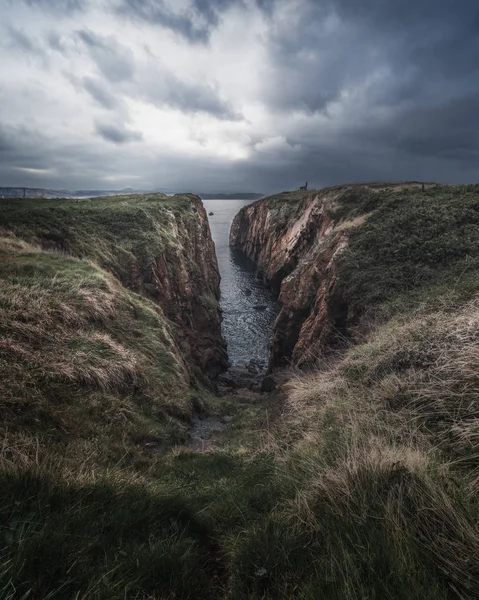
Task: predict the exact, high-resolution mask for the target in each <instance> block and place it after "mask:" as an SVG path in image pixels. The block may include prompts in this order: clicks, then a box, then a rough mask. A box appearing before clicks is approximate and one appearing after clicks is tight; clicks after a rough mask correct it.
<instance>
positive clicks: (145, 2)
mask: <svg viewBox="0 0 479 600" xmlns="http://www.w3.org/2000/svg"><path fill="white" fill-rule="evenodd" d="M275 1H276V0H254V2H253V3H254V4H255V5H256V6H257V7H258V8H260V9H261V10H263V11H264V12H266V13H268V12H270V11H271V10H272V7H273V5H274V4H275ZM171 6H175V4H174V2H172V1H171V0H170V1H168V0H166V1H165V0H121V4H120V7H119V9H118V10H119V12H120V14H122V15H127V16H130V17H132V18H136V19H140V20H143V21H147V22H148V23H153V24H157V25H160V26H162V27H166V28H168V29H171V30H172V31H174V32H175V33H178V34H179V35H181V36H183V37H184V38H186V39H187V40H189V41H190V42H193V43H195V42H202V43H205V42H207V41H208V39H209V37H210V35H211V32H212V31H213V29H215V28H216V27H217V26H218V25H219V23H220V22H221V17H222V14H223V13H224V12H225V11H226V10H228V9H229V8H231V7H232V6H242V7H243V8H245V7H247V2H246V0H191V4H190V7H189V8H188V9H187V10H184V11H182V12H180V13H178V12H175V11H174V10H171V8H170V7H171Z"/></svg>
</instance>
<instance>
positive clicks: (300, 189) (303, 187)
mask: <svg viewBox="0 0 479 600" xmlns="http://www.w3.org/2000/svg"><path fill="white" fill-rule="evenodd" d="M307 190H308V182H306V183H305V184H304V185H302V186H301V187H300V188H299V191H300V192H306V191H307Z"/></svg>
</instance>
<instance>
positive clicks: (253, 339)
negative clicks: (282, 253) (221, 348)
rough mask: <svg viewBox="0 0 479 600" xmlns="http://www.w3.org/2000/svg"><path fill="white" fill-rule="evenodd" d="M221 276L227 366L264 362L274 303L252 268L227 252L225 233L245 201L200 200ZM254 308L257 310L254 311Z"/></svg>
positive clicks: (239, 256) (228, 249)
mask: <svg viewBox="0 0 479 600" xmlns="http://www.w3.org/2000/svg"><path fill="white" fill-rule="evenodd" d="M203 202H204V205H205V208H206V210H207V211H208V213H209V212H213V213H214V215H212V216H209V217H208V219H209V221H210V228H211V235H212V236H213V240H214V242H215V246H216V256H217V257H218V266H219V269H220V273H221V307H222V309H223V325H222V327H223V336H224V338H225V340H226V343H227V344H228V355H229V359H230V362H231V364H233V365H244V364H246V363H248V362H249V361H250V360H251V359H255V360H263V361H264V362H265V363H267V361H268V352H269V342H270V338H271V334H272V331H273V323H274V320H275V318H276V315H277V314H278V303H277V301H276V300H275V299H274V297H273V296H272V295H271V293H270V292H269V291H268V290H267V289H266V288H265V286H264V285H263V283H262V281H261V280H260V279H258V278H256V276H255V272H254V267H253V266H252V265H251V263H250V262H249V261H248V260H247V259H246V258H245V257H244V256H243V255H242V254H240V253H238V252H235V251H232V250H230V247H229V231H230V226H231V222H232V221H233V218H234V216H235V215H236V213H237V212H238V211H239V210H240V208H241V207H242V206H245V205H246V204H250V203H251V201H249V200H204V201H203ZM255 307H257V308H255Z"/></svg>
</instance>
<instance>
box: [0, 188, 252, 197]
mask: <svg viewBox="0 0 479 600" xmlns="http://www.w3.org/2000/svg"><path fill="white" fill-rule="evenodd" d="M153 192H163V193H168V194H171V193H174V192H172V191H171V190H165V189H159V188H157V189H154V190H135V189H133V188H124V189H122V190H75V191H70V190H50V189H44V188H27V187H0V198H23V197H25V198H94V197H99V196H118V195H121V194H147V193H153ZM198 195H199V196H200V197H201V198H203V199H204V200H211V199H218V200H259V198H262V197H263V196H264V194H260V193H255V192H235V193H233V194H222V193H205V194H198Z"/></svg>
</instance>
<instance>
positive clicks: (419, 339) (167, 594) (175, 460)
mask: <svg viewBox="0 0 479 600" xmlns="http://www.w3.org/2000/svg"><path fill="white" fill-rule="evenodd" d="M469 191H471V189H470V188H468V190H465V192H469ZM366 193H367V195H368V196H367V197H366V196H364V195H360V196H358V195H356V196H355V197H354V198H351V204H350V207H349V208H348V209H347V210H345V213H344V215H343V218H345V219H348V218H352V217H354V213H355V211H356V210H357V209H358V210H361V211H363V210H367V212H369V210H370V209H371V206H366V208H365V205H364V204H363V202H364V203H366V204H367V203H368V202H370V201H374V202H375V203H376V204H375V205H374V208H375V209H376V210H378V213H379V211H381V210H382V211H383V212H382V213H379V214H381V219H379V218H378V219H371V220H370V221H369V222H366V225H365V227H364V229H363V230H362V232H361V231H358V233H357V234H355V236H357V237H355V238H353V240H352V242H351V248H352V250H351V253H350V254H349V255H345V257H344V263H343V271H342V278H343V284H344V286H345V288H346V290H348V289H351V290H352V289H353V288H354V286H356V287H355V288H354V289H356V290H358V295H357V299H358V303H360V304H359V306H360V307H361V308H362V309H363V310H366V311H367V310H369V309H370V310H371V311H372V312H373V313H374V314H375V315H376V314H380V315H381V319H380V320H379V323H378V322H377V323H376V324H375V326H374V328H372V329H371V331H370V332H369V333H368V334H367V337H366V338H365V340H364V343H362V344H361V345H358V346H355V347H353V348H351V349H350V350H349V351H348V352H347V353H346V354H345V355H342V356H340V357H338V358H337V359H335V360H333V359H331V360H330V362H328V363H325V364H322V365H320V367H321V370H320V372H318V373H316V374H310V375H308V376H305V375H302V374H297V376H296V377H293V379H292V380H291V381H290V383H289V385H288V390H287V391H286V394H285V398H283V400H281V398H280V397H278V398H272V399H270V400H269V401H268V400H264V401H262V402H259V401H257V400H247V399H242V400H240V399H237V398H234V399H231V400H228V399H214V398H210V397H207V396H205V395H204V394H201V399H202V401H203V402H204V403H205V404H206V405H208V406H209V407H210V409H211V410H214V411H218V412H219V413H220V414H234V415H235V422H234V426H233V429H232V431H231V432H230V433H229V434H228V436H226V437H225V438H224V440H223V442H222V446H221V447H218V448H216V450H214V451H212V452H210V453H204V454H198V453H192V452H190V451H188V450H185V449H176V450H174V451H172V452H168V453H166V454H164V455H156V456H155V455H153V456H152V455H145V454H139V453H138V454H136V455H134V456H132V457H130V458H129V459H126V460H122V461H119V462H118V465H117V466H115V467H113V466H112V462H111V461H108V460H106V461H105V460H103V458H102V457H101V456H94V457H91V456H90V455H89V450H90V448H91V440H92V439H94V435H93V436H92V435H91V431H87V432H86V435H85V438H84V443H83V444H81V445H79V446H77V452H76V455H75V456H71V457H68V454H67V457H66V458H62V456H61V454H60V452H58V451H57V450H56V448H55V446H54V445H53V446H52V445H51V444H50V440H49V439H47V442H48V443H46V442H45V445H42V439H44V438H42V435H43V434H42V433H39V443H38V444H37V443H33V442H34V441H33V442H32V440H31V439H30V440H26V439H24V437H22V435H21V434H22V432H24V431H25V427H28V421H27V425H25V423H24V422H23V421H22V420H21V419H23V417H22V414H21V413H22V411H20V415H17V416H15V417H14V418H13V417H12V421H11V423H12V426H13V425H14V424H15V423H17V424H18V432H14V433H15V436H16V437H15V438H14V442H11V441H9V440H10V438H5V439H6V442H5V443H4V445H3V451H2V457H3V474H2V481H1V482H0V484H1V487H2V491H3V502H2V508H1V510H0V526H1V527H3V529H2V533H1V536H2V537H0V540H2V546H0V548H1V550H0V557H1V559H2V561H3V567H2V574H1V578H0V596H1V597H4V598H12V600H13V599H14V598H15V599H17V598H21V599H23V598H24V597H25V598H26V597H27V594H28V592H29V590H31V593H30V595H28V597H29V598H34V599H37V598H38V599H47V598H59V599H64V598H65V599H68V600H69V599H72V600H73V599H74V598H75V599H77V600H79V599H87V598H88V599H90V598H92V599H100V598H101V599H103V598H106V599H120V598H141V599H147V598H149V599H153V598H155V599H162V600H164V599H170V598H192V599H193V598H195V599H197V598H205V599H206V598H218V599H220V598H230V599H238V600H239V599H241V600H243V599H245V600H246V599H247V598H257V599H266V598H269V599H281V598H284V599H286V598H288V599H289V598H298V599H299V598H301V599H310V600H316V599H318V598H328V600H329V599H332V600H334V599H337V600H339V599H347V600H357V599H366V598H367V599H368V600H383V599H384V598H394V599H401V600H422V599H430V600H433V599H434V600H438V599H440V600H446V599H448V598H467V599H470V600H473V599H474V598H477V597H478V595H479V564H478V558H477V557H478V556H479V534H478V519H479V506H478V501H477V497H478V495H477V485H478V483H477V482H478V479H477V477H478V472H477V467H478V466H479V465H478V462H477V457H478V455H479V453H478V444H479V435H478V421H479V409H478V407H477V402H478V400H477V398H479V383H478V379H477V372H478V367H479V364H478V356H477V342H478V339H477V332H478V331H479V311H478V307H477V299H476V296H475V292H477V287H478V286H479V281H478V279H477V278H476V277H475V276H476V275H477V265H476V263H475V258H476V257H477V246H475V245H474V241H473V240H472V242H471V239H470V238H467V236H465V235H464V231H463V226H464V227H466V228H467V222H464V223H462V221H461V218H460V216H461V214H462V208H463V206H462V204H461V203H462V202H463V201H464V202H465V205H464V206H466V205H467V206H469V205H470V207H471V211H475V210H476V208H475V207H476V206H477V201H476V200H475V198H476V196H473V197H472V198H469V199H468V198H467V195H468V194H467V193H462V192H461V193H458V194H456V193H455V194H454V195H453V196H452V197H450V198H449V200H447V199H446V202H449V208H450V209H452V212H451V210H445V211H441V210H437V209H438V208H440V207H439V204H440V203H441V202H443V201H444V200H440V201H439V197H438V196H436V201H438V202H437V204H435V205H434V204H427V203H428V202H431V201H430V200H428V198H426V199H425V200H424V203H425V204H424V206H425V208H424V210H425V211H426V213H427V214H429V221H428V222H431V223H432V224H434V223H435V225H432V228H428V229H427V231H428V240H432V242H433V248H434V256H435V258H434V262H431V261H430V260H429V259H428V258H427V256H426V257H425V259H424V260H423V258H422V257H423V251H422V246H421V245H418V244H416V241H415V236H416V235H421V232H422V231H423V228H422V227H419V226H417V227H415V224H414V219H413V213H414V211H413V208H414V203H415V201H416V200H417V201H418V205H420V206H421V207H422V206H423V204H422V201H421V198H422V192H420V191H417V192H416V193H417V194H418V195H417V196H414V195H412V194H411V195H409V192H405V193H404V196H403V195H402V192H401V193H400V194H397V195H394V197H393V198H394V200H396V199H397V200H403V204H402V207H401V210H399V212H397V210H395V209H394V207H392V206H389V207H387V202H389V201H390V199H391V196H388V195H386V194H385V195H380V196H374V197H370V196H369V194H370V193H374V194H377V193H378V192H366ZM474 193H475V192H474ZM380 194H382V192H380ZM388 198H389V199H388ZM456 203H459V204H458V207H461V208H458V209H457V210H456V211H454V208H456ZM381 207H383V208H381ZM431 207H433V208H432V209H431ZM421 210H422V208H421ZM475 214H476V213H475V212H471V214H470V215H469V218H468V222H471V219H472V218H475ZM402 215H403V216H405V217H406V216H407V215H409V216H410V218H411V221H410V224H409V227H410V228H412V230H411V229H409V230H408V231H410V232H411V234H414V235H411V240H410V242H408V237H407V236H406V235H403V233H402V232H403V230H401V231H399V230H398V221H397V219H398V218H399V219H400V218H401V217H402ZM371 228H372V229H371ZM374 228H376V229H374ZM371 231H373V232H374V234H371V233H370V232H371ZM370 235H372V239H371V237H369V238H368V236H370ZM381 236H382V237H381ZM395 236H399V237H400V239H402V240H403V242H402V245H399V247H401V248H402V250H401V254H400V256H399V257H398V259H397V261H396V262H394V261H395V258H394V256H395V253H394V247H393V245H392V244H391V248H390V252H381V249H382V248H383V247H384V243H381V244H380V243H379V242H377V243H376V241H377V240H382V241H383V242H387V241H388V240H389V241H391V240H393V239H396V238H395ZM449 238H450V239H451V240H454V239H456V240H458V243H459V244H460V245H461V246H460V247H461V248H465V247H466V246H467V252H466V254H467V256H468V258H467V259H466V258H465V257H464V255H463V254H461V255H460V256H459V258H458V259H457V261H456V260H455V259H454V260H453V259H451V258H450V256H451V255H450V250H449V248H450V246H451V244H452V245H454V242H453V241H451V244H447V243H446V241H447V240H448V239H449ZM8 243H9V244H12V243H13V244H16V243H17V242H15V241H13V242H12V241H11V240H10V241H9V242H8ZM19 252H20V250H19ZM29 252H33V250H31V249H30V248H23V250H22V251H21V252H20V254H22V253H26V254H28V253H29ZM33 256H35V254H34V255H33ZM41 256H42V257H43V253H42V254H41ZM404 257H406V259H405V258H404ZM53 259H55V260H58V261H67V262H70V261H72V259H67V258H65V257H59V256H57V255H54V256H52V257H50V256H48V261H50V260H53ZM446 259H447V260H446ZM463 259H464V260H466V262H467V265H468V269H466V271H465V272H466V274H468V277H466V278H464V277H463V275H464V268H463V267H464V266H465V265H464V263H463ZM22 260H25V259H23V258H22ZM35 261H37V259H36V258H35ZM354 261H356V263H358V262H359V263H360V264H361V270H360V272H358V271H357V269H355V268H352V267H351V265H354V264H356V263H355V262H354ZM26 263H27V265H29V271H30V273H34V274H35V277H37V276H39V275H37V273H38V270H39V269H38V262H34V263H33V264H32V262H31V258H28V260H27V261H26ZM73 263H74V265H75V268H79V269H80V268H81V269H86V270H88V269H90V268H91V269H92V272H93V273H94V275H95V276H97V277H100V278H102V280H103V281H106V284H105V285H106V286H107V287H108V286H110V285H113V286H114V285H115V284H114V281H113V280H112V279H110V278H109V277H108V276H106V275H105V274H104V273H103V272H102V271H99V270H98V268H96V267H91V265H89V263H84V262H80V261H73ZM423 263H425V264H423ZM411 264H412V265H413V267H411ZM433 264H436V269H433V268H432V267H431V265H433ZM469 265H470V266H469ZM71 266H72V265H69V267H68V271H69V272H70V269H71ZM411 269H414V271H418V272H419V273H421V277H420V279H419V280H417V281H416V282H415V284H414V285H411V284H410V283H409V275H408V276H407V277H406V278H404V274H405V273H407V274H408V273H410V272H411ZM88 273H89V276H90V277H91V276H92V274H91V273H90V271H88ZM371 273H373V275H371ZM424 273H431V275H432V276H431V277H429V278H426V277H425V275H424ZM434 273H435V274H436V276H434ZM378 277H379V281H380V282H381V283H378ZM396 277H397V284H398V287H399V286H401V289H402V288H403V287H404V282H406V283H407V286H406V290H405V293H404V294H403V295H401V299H400V301H399V300H398V296H397V295H396V294H393V293H390V292H389V290H390V288H391V287H392V289H397V288H395V287H394V286H395V282H396V279H395V278H396ZM450 277H452V279H449V278H450ZM381 278H383V279H381ZM76 279H77V277H76V276H75V280H76ZM452 280H454V281H456V282H459V283H460V284H459V285H455V286H454V288H453V293H451V287H450V286H449V285H447V282H448V281H452ZM60 281H61V280H60ZM445 282H446V283H445ZM349 286H350V287H349ZM79 289H82V288H81V287H80V288H79ZM95 289H96V288H95ZM100 289H102V288H101V286H100ZM119 290H120V288H118V291H119ZM378 290H380V291H381V293H380V294H379V293H378ZM26 292H27V290H26V289H25V288H23V289H22V291H21V294H20V297H22V296H23V295H24V294H26ZM121 292H122V294H127V296H126V298H127V300H126V301H127V302H131V296H130V294H129V293H128V292H125V291H124V290H123V289H122V288H121ZM98 293H99V292H98ZM120 295H121V294H120ZM57 296H58V294H57V293H55V295H54V298H56V297H57ZM26 298H27V299H28V296H27V297H26ZM20 300H21V298H20V299H18V300H17V301H18V302H20ZM47 300H48V301H45V302H44V303H43V305H42V304H40V305H39V307H38V314H45V313H44V311H46V307H47V306H48V307H50V306H51V301H52V297H51V296H50V297H47ZM135 300H138V301H139V302H141V303H146V304H144V306H146V307H147V308H148V310H151V305H150V303H148V301H145V300H140V299H138V297H136V296H135ZM72 302H73V304H72V308H73V307H74V308H75V311H74V315H75V319H77V318H79V317H78V316H76V315H82V314H83V310H88V311H90V310H91V308H90V306H91V305H90V303H89V304H88V308H87V309H83V308H81V306H82V304H81V303H80V310H79V307H78V295H77V294H75V295H74V296H73V300H72ZM25 304H27V305H28V306H27V307H25ZM99 304H100V305H101V306H108V303H103V302H100V303H99ZM30 305H31V302H25V303H24V304H21V303H20V304H19V306H18V308H17V309H16V310H18V314H19V315H21V314H23V312H24V311H25V310H27V308H28V311H30V310H32V309H31V308H29V307H30ZM66 306H69V305H68V304H66ZM2 307H5V304H4V303H2ZM411 307H413V308H414V312H413V313H411ZM9 310H11V309H10V308H9ZM55 310H56V307H55V304H53V306H52V313H51V314H52V316H51V322H52V323H57V322H58V319H59V315H58V314H57V313H56V312H55ZM61 310H62V311H63V308H62V309H61ZM156 310H158V309H156ZM27 314H28V313H27ZM47 314H48V311H47ZM88 314H89V313H88ZM102 318H108V317H101V316H100V322H101V319H102ZM122 318H123V317H122ZM116 321H117V319H113V322H116ZM27 324H28V322H27ZM112 326H113V325H112ZM131 326H132V325H131V322H128V324H126V325H125V328H124V332H125V331H130V328H131ZM102 327H103V326H102ZM137 327H138V325H137ZM48 329H50V327H49V328H48ZM19 330H20V333H21V334H22V335H23V332H24V331H28V329H27V330H25V329H24V325H23V323H21V326H19ZM160 330H161V328H160ZM124 332H123V333H122V334H121V335H124ZM145 333H146V332H145ZM19 335H20V334H19ZM28 335H29V336H31V333H30V332H29V331H28ZM112 335H113V334H112ZM117 335H118V334H117ZM67 338H68V336H67ZM28 339H34V338H28ZM153 340H156V334H155V333H154V331H152V332H151V343H153ZM56 343H58V338H57V342H56ZM143 347H144V345H143V344H141V348H140V349H138V348H137V347H135V346H132V347H131V348H130V346H129V345H128V349H129V350H130V351H131V352H139V351H140V350H141V349H142V348H143ZM135 348H136V349H135ZM109 352H112V350H109ZM114 362H115V364H116V363H117V362H118V361H117V359H116V358H115V361H114ZM11 364H12V361H11V359H9V365H11ZM81 364H82V363H81V361H80V365H81ZM128 364H129V363H128ZM140 365H141V366H142V367H143V360H140ZM173 365H174V363H173ZM71 366H72V365H71V364H70V367H71ZM60 367H61V365H60ZM21 368H22V369H23V368H25V366H23V367H21ZM32 368H34V366H33V367H32ZM62 368H63V367H62ZM62 368H60V371H59V372H60V373H61V372H62ZM152 368H153V367H152ZM27 372H28V371H27ZM57 372H58V371H57V370H56V369H55V373H57ZM100 372H101V369H100ZM73 376H74V377H76V376H77V375H76V371H75V370H74V371H73ZM119 377H120V379H121V377H124V378H125V380H124V381H125V382H126V388H123V389H126V394H125V391H122V392H121V393H120V392H119V389H120V388H118V389H116V390H115V393H114V394H113V395H114V397H115V402H119V401H120V400H119V399H120V398H122V399H124V398H126V399H128V400H131V398H132V392H131V390H130V392H129V391H128V384H129V382H130V381H131V378H133V379H135V378H136V379H137V381H141V377H139V375H135V374H134V373H130V372H129V371H128V370H127V371H126V372H125V373H121V374H119ZM147 379H148V380H149V379H150V378H147ZM77 384H78V382H77ZM48 385H49V384H48ZM61 385H64V381H63V380H62V382H61ZM95 385H97V384H96V383H95V382H93V387H94V386H95ZM135 385H138V384H135ZM140 385H141V384H140ZM162 385H163V386H164V385H165V382H161V381H159V380H158V381H157V380H154V379H153V385H152V386H151V387H149V388H148V389H150V391H151V392H152V393H154V392H155V391H157V390H160V389H161V390H162V394H163V390H165V389H166V390H168V386H166V388H162V387H159V386H162ZM81 386H82V389H83V390H84V389H85V382H84V381H82V382H81ZM95 393H100V394H104V393H105V392H104V391H103V390H100V389H98V390H97V391H96V392H95ZM22 394H23V392H22ZM122 394H124V395H122ZM108 395H109V396H111V393H109V394H108ZM166 395H167V394H166ZM146 396H147V394H146ZM87 397H88V396H87ZM121 401H123V400H121ZM96 406H98V407H99V408H98V412H97V413H96V414H97V416H96V417H95V422H97V423H98V424H100V423H102V408H101V404H100V405H96ZM130 406H131V405H130ZM135 410H137V409H135ZM113 413H114V414H117V410H116V409H115V410H114V411H113ZM130 414H131V413H129V412H128V411H125V414H124V415H122V417H121V418H120V419H119V422H118V423H117V424H115V426H114V427H113V428H112V432H111V433H109V435H108V436H106V437H105V438H102V439H103V442H104V449H105V450H110V448H113V447H114V445H115V443H118V439H119V436H118V435H116V436H115V430H116V428H118V431H121V432H122V435H123V432H124V431H125V425H124V424H122V422H123V423H124V421H125V420H126V421H128V419H129V418H130V417H129V416H128V415H130ZM146 415H147V417H148V410H146ZM26 418H28V411H27V413H26ZM143 418H145V417H144V416H143V414H142V417H141V419H142V420H143ZM17 419H19V420H18V421H17ZM148 422H149V423H151V421H148ZM72 423H73V421H72ZM37 427H38V431H39V432H41V431H42V428H41V427H39V426H38V422H35V423H34V424H32V428H33V430H34V431H37V429H36V428H37ZM128 427H129V426H127V427H126V429H128ZM57 432H58V428H57V427H56V428H55V429H54V431H48V429H47V433H48V435H56V434H57ZM64 443H65V440H64ZM68 447H69V444H68V443H66V448H68ZM100 454H101V453H100ZM20 498H21V500H20V501H19V499H20Z"/></svg>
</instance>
